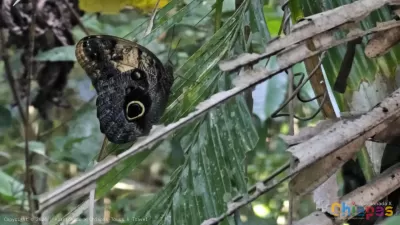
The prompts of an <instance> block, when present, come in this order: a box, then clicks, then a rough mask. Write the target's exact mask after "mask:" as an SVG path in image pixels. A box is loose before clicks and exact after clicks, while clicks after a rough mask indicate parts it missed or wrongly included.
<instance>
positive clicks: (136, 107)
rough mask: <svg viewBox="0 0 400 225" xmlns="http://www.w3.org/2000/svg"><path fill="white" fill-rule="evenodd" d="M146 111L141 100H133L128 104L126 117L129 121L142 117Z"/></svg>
mask: <svg viewBox="0 0 400 225" xmlns="http://www.w3.org/2000/svg"><path fill="white" fill-rule="evenodd" d="M144 112H145V107H144V105H143V103H141V102H140V101H131V102H129V103H128V104H127V105H126V118H127V119H128V121H132V120H135V119H137V118H140V117H142V116H143V115H144Z"/></svg>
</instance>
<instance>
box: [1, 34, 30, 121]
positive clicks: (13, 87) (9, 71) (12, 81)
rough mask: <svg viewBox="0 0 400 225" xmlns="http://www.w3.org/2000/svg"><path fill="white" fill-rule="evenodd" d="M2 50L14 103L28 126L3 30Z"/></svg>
mask: <svg viewBox="0 0 400 225" xmlns="http://www.w3.org/2000/svg"><path fill="white" fill-rule="evenodd" d="M0 49H1V53H3V54H1V53H0V54H1V56H2V59H3V61H4V68H5V70H6V77H7V81H8V83H9V85H10V89H11V93H12V95H13V98H14V101H15V102H16V104H17V107H18V112H19V115H20V117H21V120H22V123H23V124H26V123H27V121H26V118H25V114H24V108H23V107H22V103H21V99H20V98H19V95H18V92H17V87H16V84H15V79H14V76H13V72H12V69H11V65H10V60H9V56H8V51H7V49H6V40H5V37H4V32H3V30H2V29H0Z"/></svg>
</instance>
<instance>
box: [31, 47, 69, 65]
mask: <svg viewBox="0 0 400 225" xmlns="http://www.w3.org/2000/svg"><path fill="white" fill-rule="evenodd" d="M35 60H36V61H51V62H54V61H76V57H75V45H69V46H62V47H56V48H52V49H50V50H48V51H45V52H40V53H39V54H38V55H37V56H36V57H35Z"/></svg>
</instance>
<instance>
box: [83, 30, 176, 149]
mask: <svg viewBox="0 0 400 225" xmlns="http://www.w3.org/2000/svg"><path fill="white" fill-rule="evenodd" d="M76 56H77V59H78V62H79V64H80V65H81V66H82V68H83V69H84V70H85V71H86V72H87V74H88V76H89V77H90V79H91V80H92V83H93V86H94V87H95V89H96V91H97V93H98V98H97V101H96V105H97V117H98V118H99V121H100V130H101V132H102V133H104V134H105V135H106V137H107V138H108V139H109V140H110V141H111V142H113V143H126V142H131V141H134V140H135V139H136V138H137V137H139V136H143V135H147V134H148V133H149V132H150V129H151V127H152V125H153V124H156V123H158V122H159V119H160V118H161V116H162V114H163V112H164V110H165V107H166V104H167V101H168V96H169V93H170V89H171V86H172V83H173V75H172V71H171V70H166V68H165V67H164V66H163V64H162V63H161V61H160V60H159V59H158V58H157V57H156V56H155V55H154V54H153V53H152V52H150V51H149V50H147V49H146V48H144V47H143V46H141V45H138V44H136V43H134V42H130V41H127V40H124V39H121V38H118V37H113V36H108V35H94V36H88V37H85V38H83V39H82V40H80V41H79V42H78V44H77V46H76Z"/></svg>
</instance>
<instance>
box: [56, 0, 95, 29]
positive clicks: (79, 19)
mask: <svg viewBox="0 0 400 225" xmlns="http://www.w3.org/2000/svg"><path fill="white" fill-rule="evenodd" d="M62 1H63V3H64V4H65V5H66V6H67V8H68V10H69V11H70V12H71V13H72V16H74V17H75V19H76V20H77V21H78V26H79V27H80V28H81V29H82V31H83V32H84V33H85V34H86V35H90V32H89V30H88V29H87V28H86V27H85V25H83V23H82V21H81V18H80V17H79V14H78V13H77V12H76V11H75V9H74V8H72V6H71V5H70V4H69V2H68V1H67V0H62Z"/></svg>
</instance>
